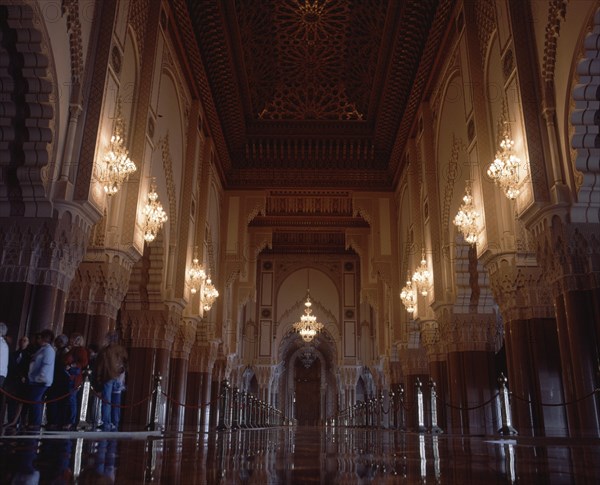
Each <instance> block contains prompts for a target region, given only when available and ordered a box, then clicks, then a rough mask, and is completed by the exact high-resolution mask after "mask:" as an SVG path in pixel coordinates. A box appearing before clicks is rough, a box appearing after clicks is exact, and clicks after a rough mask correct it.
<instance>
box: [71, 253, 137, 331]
mask: <svg viewBox="0 0 600 485" xmlns="http://www.w3.org/2000/svg"><path fill="white" fill-rule="evenodd" d="M103 256H104V252H103ZM103 259H106V258H103ZM131 267H132V265H131V261H129V260H128V259H127V258H125V259H124V258H117V257H113V258H111V259H110V261H83V262H82V263H81V264H80V265H79V267H78V268H77V271H76V273H75V277H74V279H73V283H72V284H71V287H70V289H69V296H68V298H67V307H66V311H67V313H84V314H87V315H104V316H107V317H109V318H111V319H115V318H116V317H117V312H118V310H119V308H120V307H121V304H122V302H123V298H124V297H125V294H126V293H127V289H128V287H129V278H130V276H131Z"/></svg>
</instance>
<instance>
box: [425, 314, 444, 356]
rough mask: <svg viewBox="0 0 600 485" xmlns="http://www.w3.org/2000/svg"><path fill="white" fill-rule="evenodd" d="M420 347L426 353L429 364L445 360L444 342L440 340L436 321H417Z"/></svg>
mask: <svg viewBox="0 0 600 485" xmlns="http://www.w3.org/2000/svg"><path fill="white" fill-rule="evenodd" d="M419 328H420V331H421V345H422V346H423V348H424V349H425V351H426V352H427V357H428V359H429V361H430V362H436V361H443V360H446V351H445V346H444V342H443V341H442V339H441V335H440V329H439V324H438V322H437V321H436V320H423V321H419Z"/></svg>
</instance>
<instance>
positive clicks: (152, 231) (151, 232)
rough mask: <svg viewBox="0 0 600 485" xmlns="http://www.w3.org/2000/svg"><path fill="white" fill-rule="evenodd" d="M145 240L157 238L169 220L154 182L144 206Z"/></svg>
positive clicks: (149, 240)
mask: <svg viewBox="0 0 600 485" xmlns="http://www.w3.org/2000/svg"><path fill="white" fill-rule="evenodd" d="M143 214H144V240H145V241H146V242H152V241H154V239H156V236H157V235H158V232H159V231H160V230H161V229H162V226H163V224H164V223H165V222H167V220H168V219H169V218H168V217H167V213H166V212H165V211H164V209H163V206H162V204H161V203H160V201H159V200H158V194H157V193H156V184H154V183H152V185H151V186H150V192H148V202H146V205H145V206H144V210H143Z"/></svg>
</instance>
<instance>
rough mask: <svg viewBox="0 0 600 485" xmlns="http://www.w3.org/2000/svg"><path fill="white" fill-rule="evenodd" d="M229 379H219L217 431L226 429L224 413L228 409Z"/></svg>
mask: <svg viewBox="0 0 600 485" xmlns="http://www.w3.org/2000/svg"><path fill="white" fill-rule="evenodd" d="M228 391H229V381H228V380H227V379H223V380H222V381H221V393H220V395H219V424H218V425H217V431H225V430H226V429H227V423H226V414H227V411H228V409H229V406H228V405H227V404H228V403H227V401H228V400H229V399H228V398H229V392H228Z"/></svg>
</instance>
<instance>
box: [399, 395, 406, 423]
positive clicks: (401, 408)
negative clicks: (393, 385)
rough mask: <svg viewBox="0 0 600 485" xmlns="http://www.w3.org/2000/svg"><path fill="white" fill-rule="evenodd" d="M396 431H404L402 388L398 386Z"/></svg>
mask: <svg viewBox="0 0 600 485" xmlns="http://www.w3.org/2000/svg"><path fill="white" fill-rule="evenodd" d="M398 418H399V419H398V421H399V422H398V429H399V430H401V431H406V414H405V409H404V386H403V385H402V384H398Z"/></svg>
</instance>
